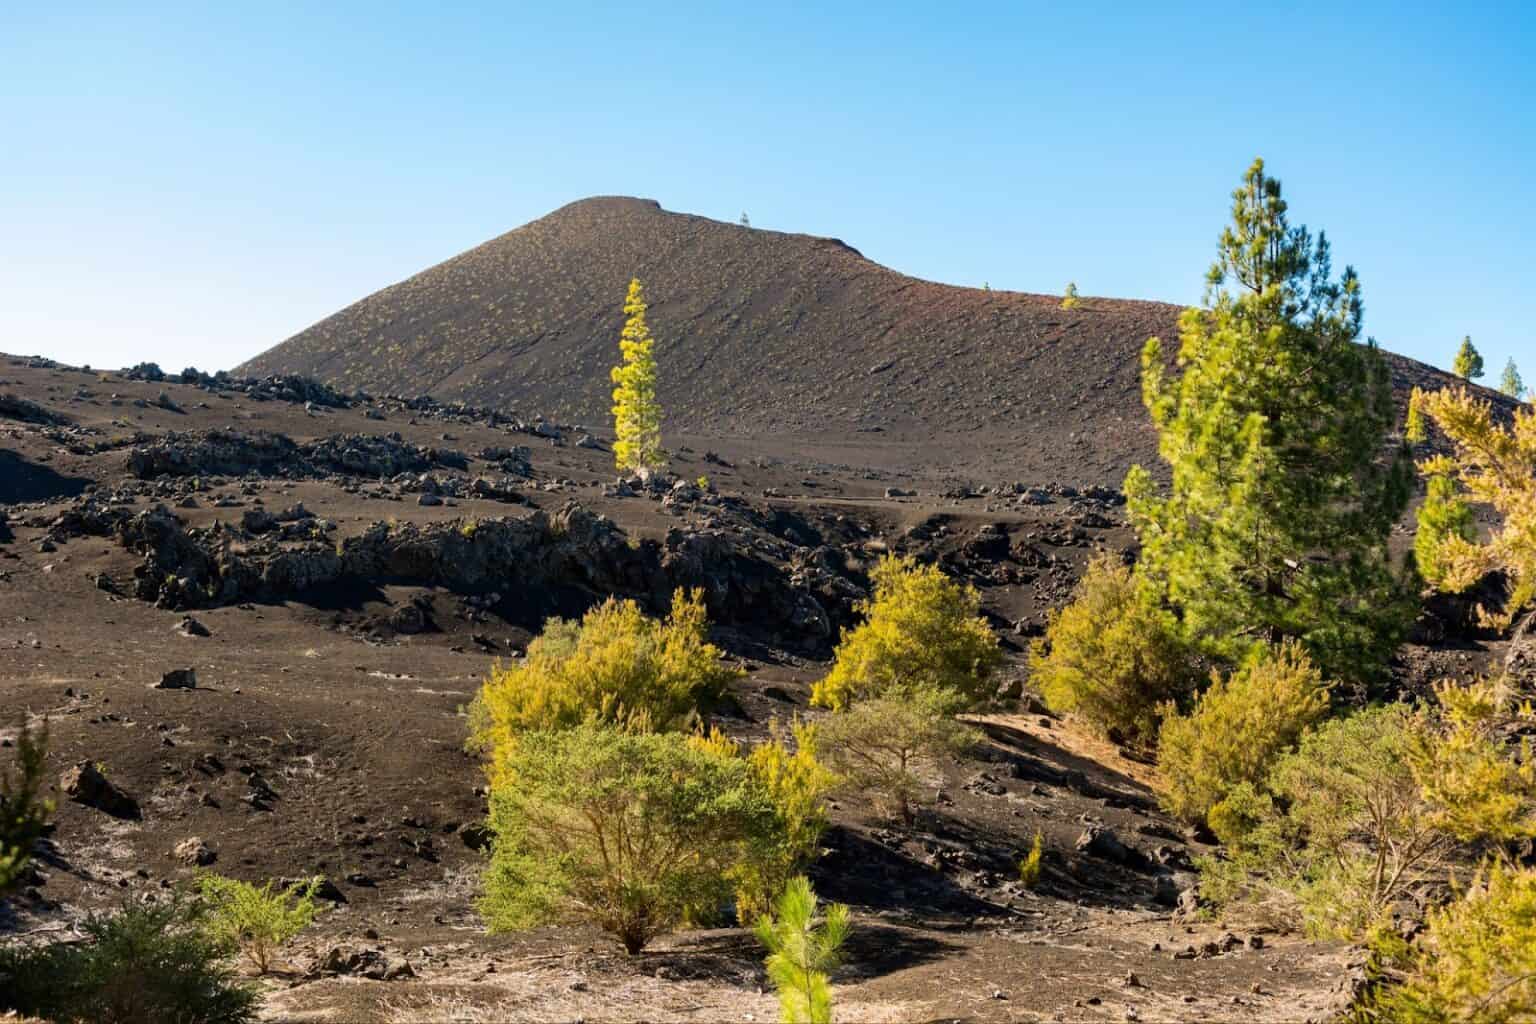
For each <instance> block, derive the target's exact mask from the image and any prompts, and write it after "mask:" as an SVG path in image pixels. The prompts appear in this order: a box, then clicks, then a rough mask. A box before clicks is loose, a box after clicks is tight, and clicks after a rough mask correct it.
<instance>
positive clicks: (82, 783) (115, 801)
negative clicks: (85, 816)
mask: <svg viewBox="0 0 1536 1024" xmlns="http://www.w3.org/2000/svg"><path fill="white" fill-rule="evenodd" d="M59 788H60V789H61V790H63V791H64V795H65V796H67V797H69V798H70V799H71V800H73V801H74V802H75V803H77V804H84V805H85V806H86V807H94V808H95V809H96V810H98V811H102V812H104V813H106V814H110V815H112V817H114V818H123V819H126V820H130V821H138V820H140V819H141V818H143V816H144V815H143V813H142V812H140V810H139V802H138V801H137V800H135V799H134V798H133V797H131V796H129V795H128V794H127V793H126V792H124V791H123V790H122V789H121V788H119V787H118V786H117V784H116V783H114V782H112V781H111V780H110V779H108V778H107V777H106V775H105V774H103V773H102V770H101V769H100V767H98V766H97V765H96V764H95V763H94V762H91V761H80V762H78V763H77V764H75V765H74V766H73V767H71V768H67V769H65V770H64V773H63V774H62V775H60V776H59Z"/></svg>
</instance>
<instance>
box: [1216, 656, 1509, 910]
mask: <svg viewBox="0 0 1536 1024" xmlns="http://www.w3.org/2000/svg"><path fill="white" fill-rule="evenodd" d="M1438 693H1439V700H1438V701H1437V702H1436V703H1435V704H1434V705H1431V706H1427V707H1423V708H1419V709H1414V708H1410V707H1408V706H1406V705H1402V704H1397V705H1390V706H1387V707H1375V708H1368V709H1366V710H1364V711H1360V712H1356V713H1354V714H1351V715H1348V716H1345V717H1342V718H1336V719H1333V720H1331V721H1329V722H1327V723H1325V724H1323V725H1322V726H1320V727H1318V728H1317V729H1316V730H1315V731H1313V732H1311V733H1309V734H1307V735H1306V736H1304V737H1303V739H1302V741H1301V744H1300V746H1299V747H1298V748H1297V749H1296V750H1295V751H1294V752H1293V753H1290V754H1287V755H1286V756H1284V757H1282V758H1281V759H1280V760H1279V761H1278V762H1277V763H1276V764H1275V766H1274V768H1273V769H1272V770H1271V771H1270V773H1269V776H1268V778H1267V779H1266V780H1265V784H1264V786H1265V791H1263V792H1261V791H1260V790H1259V789H1258V788H1257V787H1255V786H1253V785H1252V784H1249V783H1240V784H1238V785H1236V786H1234V787H1233V788H1232V790H1231V792H1230V793H1229V794H1228V796H1227V798H1226V799H1225V800H1223V801H1222V802H1221V803H1220V804H1217V805H1216V806H1215V807H1214V808H1212V810H1211V812H1210V823H1211V828H1212V830H1213V831H1215V833H1216V835H1217V837H1218V838H1220V839H1221V841H1222V842H1223V843H1224V844H1225V846H1226V849H1225V850H1224V851H1223V852H1224V854H1225V855H1224V856H1223V857H1219V858H1208V859H1206V860H1204V861H1203V862H1202V863H1201V865H1200V867H1201V895H1202V896H1204V897H1206V898H1207V899H1209V900H1211V901H1212V902H1214V903H1217V904H1227V903H1241V904H1247V905H1249V906H1250V907H1253V908H1257V909H1262V910H1264V911H1265V912H1266V913H1267V914H1268V915H1269V916H1271V917H1273V918H1275V919H1277V920H1279V921H1281V922H1283V923H1286V924H1301V925H1304V926H1305V927H1306V929H1307V930H1308V931H1309V932H1310V933H1312V934H1314V935H1323V936H1329V937H1337V938H1342V939H1346V940H1359V939H1360V938H1361V937H1363V936H1364V935H1365V934H1367V933H1368V932H1369V931H1370V930H1371V929H1373V928H1375V927H1377V926H1379V925H1380V924H1381V923H1382V921H1383V919H1384V916H1385V915H1386V914H1387V913H1388V912H1389V910H1390V908H1391V907H1392V906H1393V905H1394V904H1396V903H1397V902H1398V901H1399V900H1402V899H1405V898H1408V897H1409V896H1412V897H1414V898H1416V899H1420V900H1423V899H1426V898H1428V899H1433V898H1435V897H1436V895H1437V894H1439V895H1444V894H1445V892H1446V890H1447V888H1448V887H1449V885H1450V882H1451V880H1452V879H1453V878H1454V877H1455V875H1456V873H1457V872H1458V871H1461V872H1464V874H1463V876H1462V877H1467V875H1470V873H1471V870H1472V867H1473V865H1475V864H1476V862H1477V859H1478V857H1479V855H1480V854H1481V851H1482V850H1483V849H1484V848H1486V846H1487V845H1488V844H1491V843H1504V842H1509V841H1512V840H1517V839H1520V838H1523V837H1526V836H1530V835H1532V834H1533V833H1536V765H1533V763H1532V759H1531V754H1530V751H1529V749H1528V747H1527V746H1521V747H1518V748H1512V747H1510V746H1509V745H1508V744H1507V743H1506V742H1505V741H1504V740H1503V739H1502V738H1501V733H1502V732H1504V731H1506V730H1507V728H1508V727H1510V726H1515V727H1518V724H1519V723H1517V722H1514V721H1513V720H1512V719H1513V718H1514V717H1515V716H1519V717H1522V718H1523V717H1526V716H1525V714H1524V712H1523V711H1518V710H1513V709H1512V708H1511V707H1510V704H1509V702H1508V701H1507V700H1506V699H1505V696H1504V695H1503V693H1502V691H1501V689H1500V687H1499V686H1498V685H1497V684H1495V683H1488V682H1481V683H1475V684H1472V685H1471V686H1466V687H1458V686H1453V685H1450V684H1444V685H1442V686H1441V687H1439V689H1438Z"/></svg>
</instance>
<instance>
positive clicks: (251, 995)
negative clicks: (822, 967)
mask: <svg viewBox="0 0 1536 1024" xmlns="http://www.w3.org/2000/svg"><path fill="white" fill-rule="evenodd" d="M81 931H82V932H84V934H85V937H86V942H84V943H83V944H78V945H76V944H64V943H59V944H55V945H51V946H34V947H22V946H3V947H0V977H4V978H6V979H8V981H7V984H5V985H4V986H0V1010H14V1011H16V1012H18V1013H22V1014H31V1015H35V1016H38V1017H44V1018H47V1019H48V1020H52V1021H59V1022H64V1024H166V1022H176V1024H245V1022H247V1021H253V1020H255V1019H256V1008H257V995H256V993H255V992H254V991H252V990H251V989H249V988H247V987H245V986H243V985H241V984H239V983H238V982H237V981H236V979H235V977H234V973H233V971H232V970H231V969H230V967H229V956H230V954H231V953H232V952H233V947H232V946H231V945H230V944H229V943H228V942H226V941H224V940H222V939H219V938H216V937H214V936H212V935H210V934H209V932H208V931H207V929H206V928H205V927H204V921H203V920H202V919H201V917H200V916H199V914H198V912H197V910H196V908H195V907H194V906H193V905H192V904H190V903H187V902H185V901H182V900H171V901H167V902H165V903H158V904H147V903H146V904H134V905H130V906H127V907H124V908H123V909H122V910H120V911H118V912H117V913H115V914H111V915H107V916H102V915H92V916H90V917H88V918H87V919H86V920H85V922H84V923H83V924H82V925H81Z"/></svg>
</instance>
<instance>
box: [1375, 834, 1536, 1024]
mask: <svg viewBox="0 0 1536 1024" xmlns="http://www.w3.org/2000/svg"><path fill="white" fill-rule="evenodd" d="M1397 959H1398V961H1399V963H1400V964H1401V968H1402V970H1403V972H1404V973H1405V975H1406V977H1405V979H1404V980H1403V981H1402V983H1401V984H1399V985H1395V986H1391V987H1388V988H1384V989H1382V990H1381V991H1380V993H1379V995H1378V996H1377V997H1376V999H1375V1000H1373V1003H1374V1005H1373V1006H1372V1009H1373V1010H1374V1011H1375V1013H1374V1014H1373V1016H1374V1018H1375V1019H1378V1020H1382V1021H1392V1022H1394V1024H1447V1022H1450V1021H1475V1022H1477V1024H1505V1022H1511V1021H1526V1020H1533V1019H1536V870H1532V869H1530V868H1525V869H1518V868H1512V867H1509V866H1507V865H1502V864H1497V863H1495V864H1492V865H1490V866H1489V867H1488V868H1487V869H1486V871H1485V873H1484V874H1483V875H1482V877H1480V878H1478V879H1476V880H1474V882H1473V883H1472V885H1471V886H1470V887H1469V888H1468V890H1467V891H1466V893H1465V894H1463V895H1462V896H1461V898H1460V899H1457V900H1454V901H1452V902H1451V903H1449V904H1447V905H1446V906H1443V907H1440V908H1438V909H1434V910H1431V911H1430V912H1429V915H1428V920H1427V923H1426V928H1425V932H1424V935H1423V936H1422V937H1421V938H1420V940H1419V942H1418V945H1417V946H1416V947H1414V948H1412V949H1408V948H1402V949H1401V952H1400V954H1399V956H1398V957H1397Z"/></svg>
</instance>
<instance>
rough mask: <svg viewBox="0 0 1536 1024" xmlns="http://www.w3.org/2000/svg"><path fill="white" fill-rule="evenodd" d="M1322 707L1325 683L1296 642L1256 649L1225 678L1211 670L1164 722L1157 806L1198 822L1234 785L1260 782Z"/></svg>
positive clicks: (1325, 697)
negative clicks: (1194, 695)
mask: <svg viewBox="0 0 1536 1024" xmlns="http://www.w3.org/2000/svg"><path fill="white" fill-rule="evenodd" d="M1327 710H1328V684H1327V683H1325V682H1324V681H1323V677H1322V673H1321V672H1319V671H1318V670H1317V668H1316V667H1315V666H1314V665H1313V664H1312V661H1311V659H1310V658H1308V657H1307V654H1306V651H1305V650H1304V649H1303V648H1302V646H1301V645H1300V644H1299V643H1296V642H1295V641H1286V642H1285V643H1283V644H1281V645H1280V646H1279V647H1276V648H1269V647H1260V648H1257V649H1256V650H1255V651H1254V653H1253V654H1252V655H1250V656H1249V658H1248V660H1247V661H1246V662H1245V663H1244V664H1243V666H1242V667H1241V668H1240V669H1238V670H1237V671H1236V672H1233V673H1232V674H1231V675H1227V676H1223V675H1221V674H1219V673H1213V674H1212V676H1211V686H1210V688H1209V689H1207V690H1206V691H1205V692H1204V693H1203V694H1201V695H1200V698H1199V700H1198V701H1197V702H1196V703H1195V706H1194V708H1193V709H1192V710H1191V711H1190V713H1189V714H1187V715H1180V714H1172V715H1169V716H1168V717H1166V718H1165V719H1164V720H1163V726H1162V731H1161V732H1160V733H1159V736H1158V750H1157V763H1158V767H1159V769H1161V771H1162V777H1163V791H1162V802H1163V806H1164V807H1165V808H1166V809H1167V810H1168V811H1169V813H1171V814H1174V815H1176V816H1178V817H1180V818H1183V819H1184V820H1186V821H1203V820H1204V819H1205V816H1206V815H1207V814H1208V813H1210V810H1211V808H1212V807H1214V806H1216V804H1218V803H1220V802H1221V801H1222V800H1223V799H1225V798H1226V796H1227V794H1228V793H1229V792H1231V790H1232V787H1234V786H1236V785H1237V784H1238V783H1240V782H1251V783H1254V784H1255V785H1258V784H1261V783H1262V782H1263V781H1264V778H1265V776H1266V774H1267V773H1268V772H1269V769H1270V766H1271V765H1272V764H1273V763H1274V761H1275V759H1276V758H1277V757H1279V756H1280V755H1281V754H1283V753H1285V752H1286V751H1288V750H1290V749H1291V748H1292V747H1294V746H1295V745H1296V741H1297V740H1299V739H1300V738H1301V734H1302V731H1303V730H1304V729H1306V728H1307V727H1308V726H1309V725H1311V724H1312V723H1314V722H1316V721H1317V720H1318V719H1319V718H1321V717H1322V716H1323V714H1324V713H1325V712H1326V711H1327Z"/></svg>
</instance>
